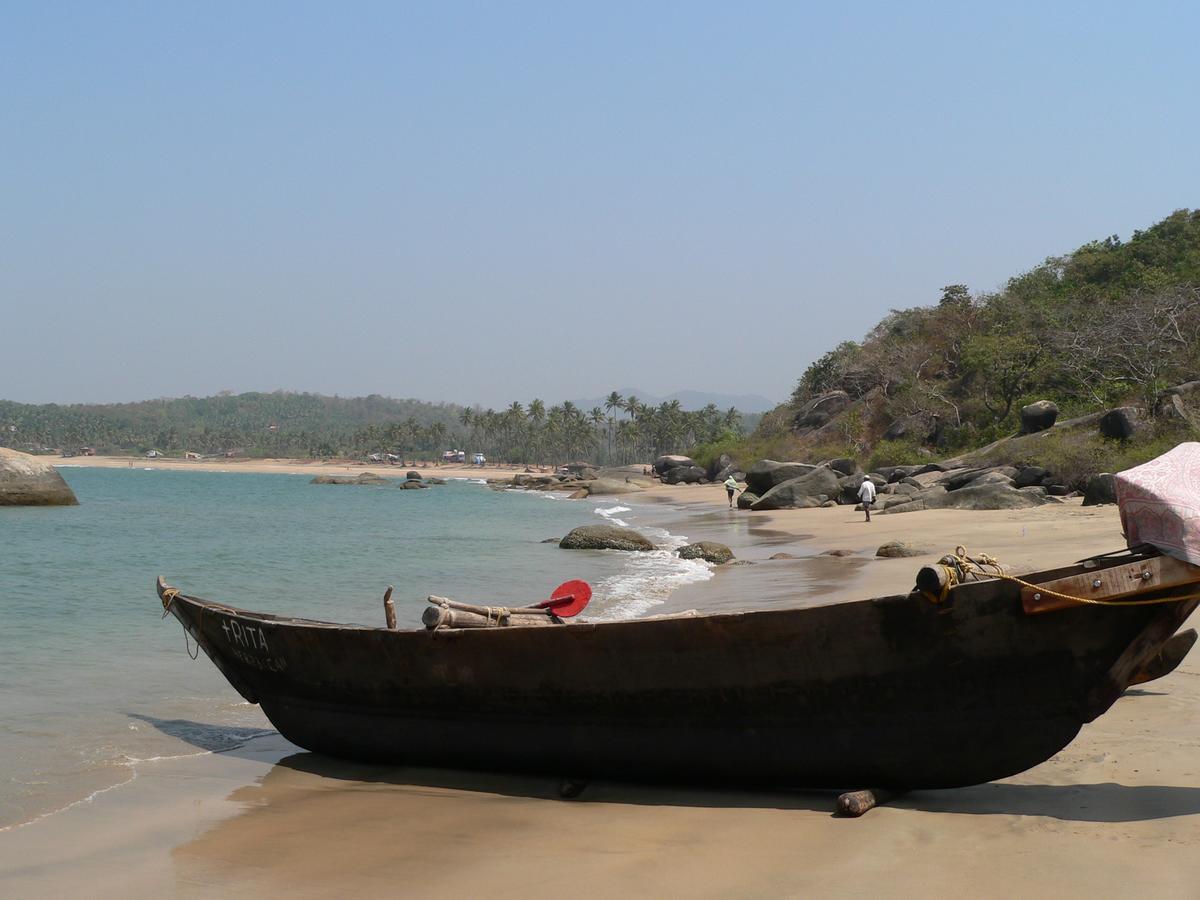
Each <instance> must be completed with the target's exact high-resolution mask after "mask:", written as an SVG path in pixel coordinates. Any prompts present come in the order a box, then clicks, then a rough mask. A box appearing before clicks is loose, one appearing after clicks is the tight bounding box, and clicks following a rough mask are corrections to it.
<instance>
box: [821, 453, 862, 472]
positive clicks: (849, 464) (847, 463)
mask: <svg viewBox="0 0 1200 900" xmlns="http://www.w3.org/2000/svg"><path fill="white" fill-rule="evenodd" d="M825 465H827V466H829V468H831V469H833V471H835V472H837V473H838V474H839V475H854V474H855V473H856V472H858V463H857V462H856V461H855V460H853V459H851V458H850V457H848V456H843V457H839V458H838V459H831V460H830V461H829V462H827V463H826V464H825Z"/></svg>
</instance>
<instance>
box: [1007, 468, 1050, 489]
mask: <svg viewBox="0 0 1200 900" xmlns="http://www.w3.org/2000/svg"><path fill="white" fill-rule="evenodd" d="M1053 477H1054V476H1052V475H1051V474H1050V472H1049V471H1048V470H1046V469H1043V468H1042V467H1041V466H1021V468H1019V469H1018V470H1017V474H1016V475H1014V476H1013V486H1014V487H1018V488H1023V487H1033V486H1034V485H1039V484H1045V483H1046V482H1047V480H1048V479H1050V478H1053Z"/></svg>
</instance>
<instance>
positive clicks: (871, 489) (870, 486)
mask: <svg viewBox="0 0 1200 900" xmlns="http://www.w3.org/2000/svg"><path fill="white" fill-rule="evenodd" d="M858 499H859V500H861V501H862V508H863V512H865V513H866V514H867V521H868V522H870V521H871V504H873V503H874V502H875V482H873V481H872V480H871V479H870V478H864V479H863V483H862V484H860V485H859V486H858Z"/></svg>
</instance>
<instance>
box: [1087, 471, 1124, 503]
mask: <svg viewBox="0 0 1200 900" xmlns="http://www.w3.org/2000/svg"><path fill="white" fill-rule="evenodd" d="M1116 502H1117V480H1116V479H1115V478H1113V477H1112V475H1110V474H1109V473H1108V472H1101V473H1100V474H1099V475H1093V476H1092V477H1091V478H1089V479H1088V483H1087V489H1086V490H1085V491H1084V492H1083V505H1084V506H1100V505H1101V504H1104V503H1116Z"/></svg>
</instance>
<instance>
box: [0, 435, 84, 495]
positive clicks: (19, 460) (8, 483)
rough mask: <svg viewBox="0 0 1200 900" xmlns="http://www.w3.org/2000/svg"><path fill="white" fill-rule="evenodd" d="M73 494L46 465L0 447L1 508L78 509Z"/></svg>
mask: <svg viewBox="0 0 1200 900" xmlns="http://www.w3.org/2000/svg"><path fill="white" fill-rule="evenodd" d="M78 504H79V501H78V500H77V499H76V498H75V493H74V492H73V491H72V490H71V488H70V487H69V486H68V485H67V483H66V482H65V481H63V477H62V476H61V475H59V474H58V470H57V469H55V468H54V466H52V465H50V463H49V462H47V461H45V460H42V459H38V458H37V457H36V456H30V455H29V454H28V453H21V452H20V451H18V450H9V449H7V448H5V447H0V506H77V505H78Z"/></svg>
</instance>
